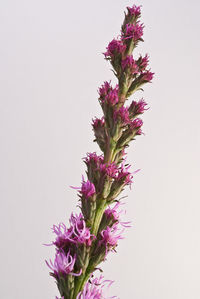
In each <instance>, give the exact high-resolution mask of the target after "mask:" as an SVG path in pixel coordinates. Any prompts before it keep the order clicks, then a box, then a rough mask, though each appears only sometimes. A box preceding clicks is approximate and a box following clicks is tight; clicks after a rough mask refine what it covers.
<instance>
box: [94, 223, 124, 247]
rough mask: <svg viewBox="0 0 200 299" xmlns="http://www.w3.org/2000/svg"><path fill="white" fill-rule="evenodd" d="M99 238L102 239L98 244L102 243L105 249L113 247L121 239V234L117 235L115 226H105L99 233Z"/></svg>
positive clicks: (117, 231)
mask: <svg viewBox="0 0 200 299" xmlns="http://www.w3.org/2000/svg"><path fill="white" fill-rule="evenodd" d="M101 236H102V239H101V241H100V244H102V243H103V244H104V245H105V247H106V248H107V249H108V248H112V247H115V246H116V245H117V242H118V240H120V239H123V237H122V236H121V232H120V233H119V230H118V228H117V226H115V225H113V226H112V227H109V226H107V228H106V229H104V230H103V231H102V232H101Z"/></svg>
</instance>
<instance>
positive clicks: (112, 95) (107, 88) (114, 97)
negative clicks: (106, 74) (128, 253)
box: [99, 81, 119, 106]
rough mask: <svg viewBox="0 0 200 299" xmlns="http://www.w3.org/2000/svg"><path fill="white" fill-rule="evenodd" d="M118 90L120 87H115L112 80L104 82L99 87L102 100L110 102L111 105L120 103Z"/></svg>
mask: <svg viewBox="0 0 200 299" xmlns="http://www.w3.org/2000/svg"><path fill="white" fill-rule="evenodd" d="M118 90H119V87H118V85H116V87H115V88H112V86H111V84H110V82H107V81H106V82H104V84H103V85H102V86H101V87H100V88H99V96H100V98H99V99H100V101H101V102H102V103H105V102H106V103H108V104H110V105H111V106H113V105H115V104H117V103H118V101H119V98H118Z"/></svg>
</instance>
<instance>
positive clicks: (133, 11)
mask: <svg viewBox="0 0 200 299" xmlns="http://www.w3.org/2000/svg"><path fill="white" fill-rule="evenodd" d="M140 7H141V5H140V6H136V5H133V6H132V7H127V9H128V12H129V14H130V15H131V16H135V17H138V16H139V15H140V14H141V10H140Z"/></svg>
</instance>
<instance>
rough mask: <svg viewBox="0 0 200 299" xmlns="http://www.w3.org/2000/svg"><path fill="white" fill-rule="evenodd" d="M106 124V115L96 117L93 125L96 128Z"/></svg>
mask: <svg viewBox="0 0 200 299" xmlns="http://www.w3.org/2000/svg"><path fill="white" fill-rule="evenodd" d="M104 124H105V120H104V117H102V118H97V117H96V118H94V119H93V120H92V126H93V128H94V129H98V128H103V127H104Z"/></svg>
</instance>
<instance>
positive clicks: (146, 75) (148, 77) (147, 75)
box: [140, 71, 154, 82]
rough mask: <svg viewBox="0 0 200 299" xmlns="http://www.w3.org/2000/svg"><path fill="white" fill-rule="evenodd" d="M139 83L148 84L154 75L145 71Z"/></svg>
mask: <svg viewBox="0 0 200 299" xmlns="http://www.w3.org/2000/svg"><path fill="white" fill-rule="evenodd" d="M140 76H141V81H144V82H150V81H151V80H152V79H153V76H154V73H152V72H150V71H146V72H144V73H141V75H140Z"/></svg>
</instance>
